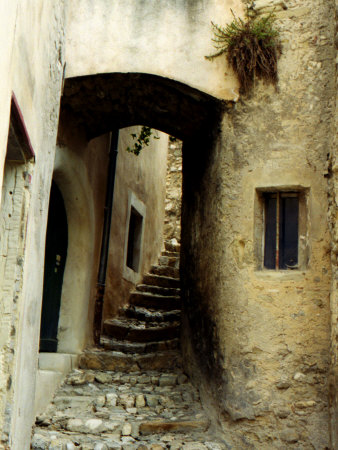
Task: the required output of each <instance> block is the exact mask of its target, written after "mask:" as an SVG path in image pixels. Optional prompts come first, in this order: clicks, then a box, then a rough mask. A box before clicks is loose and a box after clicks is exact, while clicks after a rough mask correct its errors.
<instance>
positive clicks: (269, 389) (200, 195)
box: [181, 0, 336, 448]
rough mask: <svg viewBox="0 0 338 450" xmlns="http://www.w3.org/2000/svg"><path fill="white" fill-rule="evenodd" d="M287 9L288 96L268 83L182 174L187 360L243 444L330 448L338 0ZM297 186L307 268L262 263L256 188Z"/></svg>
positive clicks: (188, 159) (189, 155) (189, 157)
mask: <svg viewBox="0 0 338 450" xmlns="http://www.w3.org/2000/svg"><path fill="white" fill-rule="evenodd" d="M285 3H286V2H285ZM276 15H277V19H278V20H277V26H278V27H279V28H280V30H281V39H282V44H283V55H282V57H281V60H280V62H279V76H280V82H279V91H278V92H276V91H275V90H274V89H273V88H272V87H270V86H265V85H262V84H260V83H257V84H256V86H255V89H254V92H253V94H252V95H251V96H250V97H249V98H242V99H241V101H239V102H238V104H237V105H236V106H235V107H234V109H233V111H232V112H231V113H229V114H226V115H225V116H224V120H223V129H222V134H221V136H220V137H219V139H218V142H217V144H216V146H215V148H214V150H212V151H211V153H209V155H205V156H204V158H203V159H202V161H199V165H198V166H197V167H196V171H195V177H192V176H189V177H185V173H184V177H183V204H182V209H183V212H182V233H183V234H182V249H183V251H182V260H181V267H182V268H181V276H182V294H183V305H184V308H185V319H184V322H183V326H182V330H183V333H184V336H183V348H184V358H183V360H184V361H185V362H186V364H187V367H189V371H190V374H191V375H194V380H195V381H196V382H198V383H200V382H201V380H202V392H203V394H202V398H203V399H204V400H205V401H206V402H208V401H209V400H210V392H211V391H213V392H214V405H215V404H218V405H219V415H218V420H219V421H220V422H221V423H222V426H223V429H224V431H225V432H226V434H227V436H229V439H230V436H231V440H232V441H231V442H232V444H233V445H234V447H235V448H285V445H288V448H312V447H311V446H313V447H314V448H325V447H330V445H331V444H330V433H329V408H328V391H329V390H328V375H329V368H330V358H329V348H330V307H329V293H330V279H331V274H330V258H329V252H330V236H329V230H328V227H327V224H326V223H325V218H326V217H327V209H328V203H327V180H326V175H327V153H328V151H329V148H330V144H331V143H330V137H331V135H332V119H333V108H334V98H335V91H334V87H335V85H334V75H335V72H334V70H335V67H334V56H335V55H334V48H333V37H334V34H333V25H334V23H333V20H334V9H333V2H330V1H329V2H328V1H298V0H297V1H292V0H290V1H289V2H287V9H285V10H284V9H283V10H282V9H279V10H278V11H276ZM328 18H329V20H328ZM183 158H184V163H183V164H184V168H185V167H188V166H189V164H192V161H193V160H195V161H196V160H197V159H198V158H196V154H194V148H193V146H190V144H188V143H186V142H185V143H184V147H183ZM297 186H298V187H301V188H303V189H308V191H307V192H308V193H307V214H306V234H305V235H304V237H303V238H301V239H303V240H304V241H305V245H306V246H309V249H310V251H309V261H308V263H307V264H306V269H305V270H298V271H293V272H291V271H284V272H283V271H280V272H278V273H277V272H275V271H267V270H262V269H261V267H262V261H260V260H259V258H258V257H257V254H256V253H255V247H256V245H257V239H258V237H257V229H256V228H257V226H258V224H257V222H258V221H259V217H260V214H261V213H260V212H259V211H260V206H259V198H258V195H257V192H256V189H258V188H266V189H268V190H273V189H276V188H277V189H283V187H284V189H285V188H286V187H293V188H296V187H297ZM196 211H198V213H197V214H196ZM335 308H336V307H335ZM191 342H192V344H191ZM334 345H335V344H334ZM193 355H195V358H196V363H195V364H194V365H191V364H190V361H191V359H192V357H193ZM198 373H199V374H201V378H200V379H199V378H198V376H197V374H198ZM288 385H289V386H288ZM333 389H334V388H332V391H333ZM299 402H305V403H299ZM305 405H307V406H306V407H305ZM210 413H212V411H210ZM286 430H288V431H286Z"/></svg>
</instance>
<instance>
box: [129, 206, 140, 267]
mask: <svg viewBox="0 0 338 450" xmlns="http://www.w3.org/2000/svg"><path fill="white" fill-rule="evenodd" d="M142 222H143V217H142V216H141V214H139V213H138V212H137V211H136V209H135V208H134V207H131V209H130V219H129V231H128V246H127V267H129V268H130V269H132V270H133V271H134V272H138V270H139V264H140V252H141V236H142Z"/></svg>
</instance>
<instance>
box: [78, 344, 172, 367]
mask: <svg viewBox="0 0 338 450" xmlns="http://www.w3.org/2000/svg"><path fill="white" fill-rule="evenodd" d="M179 361H180V354H179V353H178V352H176V351H174V350H171V351H169V350H168V351H166V352H161V353H149V354H145V355H142V354H141V355H138V354H126V353H122V352H116V351H102V350H98V349H92V350H87V351H85V352H84V353H83V354H82V355H80V357H79V367H80V368H82V369H95V370H116V371H121V372H137V371H139V370H141V369H143V370H157V369H171V368H175V367H177V365H178V364H179Z"/></svg>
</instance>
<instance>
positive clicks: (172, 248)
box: [164, 239, 181, 253]
mask: <svg viewBox="0 0 338 450" xmlns="http://www.w3.org/2000/svg"><path fill="white" fill-rule="evenodd" d="M164 248H165V249H166V250H167V251H169V252H178V253H179V252H180V251H181V245H180V244H179V243H178V242H177V241H176V239H171V240H170V241H165V242H164Z"/></svg>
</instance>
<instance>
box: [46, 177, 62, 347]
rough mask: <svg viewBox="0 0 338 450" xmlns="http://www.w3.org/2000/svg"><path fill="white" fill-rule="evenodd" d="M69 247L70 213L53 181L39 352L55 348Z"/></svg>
mask: <svg viewBox="0 0 338 450" xmlns="http://www.w3.org/2000/svg"><path fill="white" fill-rule="evenodd" d="M67 247H68V224H67V215H66V209H65V205H64V201H63V198H62V194H61V192H60V190H59V188H58V186H57V185H56V183H55V182H54V181H53V182H52V187H51V192H50V203H49V213H48V224H47V235H46V251H45V272H44V283H43V300H42V313H41V329H40V352H56V350H57V344H58V340H57V332H58V323H59V314H60V304H61V293H62V283H63V273H64V269H65V264H66V257H67Z"/></svg>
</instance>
